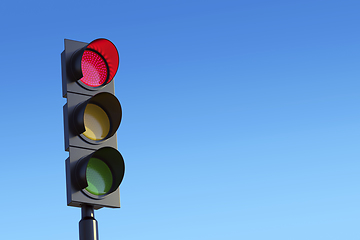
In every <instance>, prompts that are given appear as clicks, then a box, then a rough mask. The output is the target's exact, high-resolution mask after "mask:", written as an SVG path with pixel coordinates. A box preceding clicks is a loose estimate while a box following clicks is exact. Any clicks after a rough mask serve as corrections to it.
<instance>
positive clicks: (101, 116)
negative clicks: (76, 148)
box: [83, 103, 110, 141]
mask: <svg viewBox="0 0 360 240" xmlns="http://www.w3.org/2000/svg"><path fill="white" fill-rule="evenodd" d="M84 123H85V132H84V133H83V134H84V136H85V137H87V138H89V139H91V140H95V141H99V140H102V139H104V138H105V137H106V136H107V135H108V133H109V131H110V121H109V118H108V116H107V114H106V112H105V111H104V110H103V109H102V108H101V107H99V106H98V105H95V104H91V103H90V104H88V105H87V106H86V108H85V114H84Z"/></svg>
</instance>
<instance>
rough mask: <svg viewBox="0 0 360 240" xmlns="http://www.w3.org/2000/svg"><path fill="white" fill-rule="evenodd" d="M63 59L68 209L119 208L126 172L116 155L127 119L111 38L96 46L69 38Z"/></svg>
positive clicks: (114, 48) (98, 41) (115, 53)
mask: <svg viewBox="0 0 360 240" xmlns="http://www.w3.org/2000/svg"><path fill="white" fill-rule="evenodd" d="M64 43H65V49H64V51H63V52H62V54H61V67H62V86H63V97H64V98H67V103H66V104H65V105H64V107H63V113H64V140H65V150H66V151H68V152H69V158H68V159H66V161H65V163H66V164H65V165H66V189H67V204H68V205H69V206H75V207H81V206H82V205H92V206H94V209H99V208H102V207H113V208H118V207H120V190H119V186H120V183H121V181H122V179H123V176H124V172H125V165H124V159H123V157H122V155H121V154H120V152H119V151H118V150H117V134H116V132H117V129H118V127H119V125H120V122H121V118H122V109H121V105H120V102H119V100H118V99H117V98H116V97H115V95H114V94H115V89H114V81H113V78H114V76H115V74H116V72H117V69H118V66H119V55H118V52H117V49H116V47H115V46H114V44H113V43H112V42H110V41H109V40H107V39H96V40H94V41H92V42H91V43H84V42H78V41H73V40H68V39H65V42H64Z"/></svg>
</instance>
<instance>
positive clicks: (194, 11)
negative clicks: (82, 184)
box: [0, 0, 360, 240]
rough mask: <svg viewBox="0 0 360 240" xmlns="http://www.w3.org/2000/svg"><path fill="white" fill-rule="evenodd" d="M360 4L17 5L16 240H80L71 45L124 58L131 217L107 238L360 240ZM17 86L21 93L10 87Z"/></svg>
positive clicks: (114, 220) (117, 217) (5, 203)
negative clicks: (96, 44) (91, 45)
mask: <svg viewBox="0 0 360 240" xmlns="http://www.w3.org/2000/svg"><path fill="white" fill-rule="evenodd" d="M359 8H360V2H358V1H347V0H343V1H331V0H330V1H329V0H328V1H325V0H312V1H309V0H304V1H264V0H255V1H241V0H238V1H232V0H222V1H219V0H216V1H215V0H213V1H211V0H210V1H188V0H185V1H164V0H154V1H143V0H137V1H136V0H135V1H102V2H101V3H100V2H98V1H68V0H65V1H31V2H30V1H8V2H4V3H1V7H0V26H1V36H2V37H1V38H0V44H1V46H3V49H2V51H1V58H0V68H1V70H2V82H3V86H4V88H3V91H2V94H1V95H0V99H1V101H2V102H3V104H1V105H0V106H1V112H2V113H3V115H2V118H1V120H0V121H1V124H2V126H3V129H2V133H4V134H3V137H2V138H1V140H0V141H1V146H2V156H3V161H2V174H1V177H0V181H1V182H2V184H3V197H2V199H1V200H0V203H1V205H2V217H1V220H0V224H1V225H2V235H3V236H4V239H53V240H58V239H78V222H79V220H80V209H78V208H74V207H68V206H66V191H65V189H66V188H65V159H66V158H67V156H68V153H67V152H65V151H64V143H63V119H62V106H63V105H64V104H65V102H66V99H63V98H62V96H61V65H60V54H61V52H62V51H63V48H64V45H63V44H64V43H63V42H64V38H67V39H72V40H78V41H83V42H91V41H92V40H94V39H96V38H107V39H109V40H111V41H112V42H113V43H114V44H115V45H116V46H117V48H118V51H119V53H120V68H119V70H118V73H117V75H116V76H115V79H114V81H115V88H116V89H115V91H116V96H117V98H118V99H119V100H120V102H121V104H122V107H123V121H122V123H121V125H120V128H119V130H118V149H119V151H120V152H121V153H122V155H123V156H124V159H125V164H126V173H125V177H124V180H123V182H122V184H121V204H122V207H121V208H120V209H101V210H98V211H96V212H95V217H96V219H97V220H98V221H99V235H100V239H101V240H106V239H127V240H131V239H156V240H161V239H172V240H177V239H188V240H192V239H194V240H195V239H196V240H199V239H204V240H217V239H227V240H232V239H234V240H238V239H246V240H263V239H266V240H272V239H274V240H289V239H291V240H297V239H299V240H300V239H301V240H303V239H307V240H321V239H326V240H343V239H346V240H355V239H359V231H358V226H359V224H360V221H359V215H360V207H359V202H360V191H359V190H360V187H359V182H360V181H359V180H360V177H359V169H360V163H359V157H360V152H359V145H360V138H359V136H360V135H359V132H360V125H359V119H360V113H359V106H358V105H359V102H360V94H359V87H360V83H359V77H360V71H359V66H360V57H359V56H360V48H359V43H360V34H359V31H358V24H359V21H360V15H359V14H358V13H359V10H360V9H359ZM10 85H11V86H10Z"/></svg>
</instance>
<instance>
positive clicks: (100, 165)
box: [85, 158, 113, 195]
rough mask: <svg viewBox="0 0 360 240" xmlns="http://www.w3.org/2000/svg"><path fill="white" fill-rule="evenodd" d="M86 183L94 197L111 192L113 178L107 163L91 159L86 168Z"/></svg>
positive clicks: (87, 188)
mask: <svg viewBox="0 0 360 240" xmlns="http://www.w3.org/2000/svg"><path fill="white" fill-rule="evenodd" d="M86 181H87V183H88V186H87V187H86V188H85V189H86V190H88V191H89V192H90V193H92V194H94V195H103V194H106V193H107V192H108V191H110V188H111V186H112V183H113V177H112V173H111V170H110V168H109V167H108V165H106V163H104V162H103V161H101V160H100V159H98V158H90V160H89V163H88V165H87V168H86Z"/></svg>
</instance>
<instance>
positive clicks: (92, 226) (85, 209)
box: [79, 204, 99, 240]
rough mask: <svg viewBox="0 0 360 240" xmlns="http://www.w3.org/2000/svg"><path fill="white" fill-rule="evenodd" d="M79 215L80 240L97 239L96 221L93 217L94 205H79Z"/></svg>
mask: <svg viewBox="0 0 360 240" xmlns="http://www.w3.org/2000/svg"><path fill="white" fill-rule="evenodd" d="M81 217H82V218H81V220H80V222H79V237H80V240H99V234H98V223H97V221H96V219H95V218H94V206H91V205H85V204H84V205H81Z"/></svg>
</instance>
